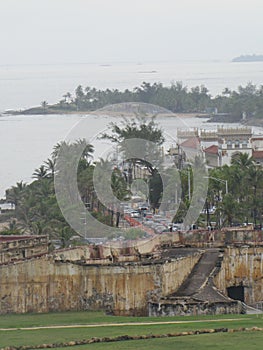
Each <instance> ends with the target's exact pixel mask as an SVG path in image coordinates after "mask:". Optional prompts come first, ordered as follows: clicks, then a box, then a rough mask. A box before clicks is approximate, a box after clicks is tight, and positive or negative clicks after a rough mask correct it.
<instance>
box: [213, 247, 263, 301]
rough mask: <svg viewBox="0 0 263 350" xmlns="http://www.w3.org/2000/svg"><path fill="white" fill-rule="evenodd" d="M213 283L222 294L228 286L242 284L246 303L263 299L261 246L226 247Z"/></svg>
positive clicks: (262, 248)
mask: <svg viewBox="0 0 263 350" xmlns="http://www.w3.org/2000/svg"><path fill="white" fill-rule="evenodd" d="M215 284H216V286H217V287H218V289H219V290H221V291H222V292H223V293H224V294H227V288H228V287H231V286H244V292H245V302H246V303H248V304H253V303H255V302H257V301H261V300H263V247H254V248H249V247H245V246H243V247H240V248H234V247H229V248H226V249H225V253H224V259H223V262H222V267H221V270H220V272H219V274H218V275H217V276H216V277H215Z"/></svg>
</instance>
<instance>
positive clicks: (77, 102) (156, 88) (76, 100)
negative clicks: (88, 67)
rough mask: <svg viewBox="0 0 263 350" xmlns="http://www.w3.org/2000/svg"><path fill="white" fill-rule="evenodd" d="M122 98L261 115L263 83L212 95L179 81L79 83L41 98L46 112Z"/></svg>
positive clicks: (186, 109)
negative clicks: (54, 97) (121, 85)
mask: <svg viewBox="0 0 263 350" xmlns="http://www.w3.org/2000/svg"><path fill="white" fill-rule="evenodd" d="M123 102H143V103H149V104H154V105H157V106H160V107H164V108H166V109H168V110H170V111H171V112H174V113H207V112H208V113H211V112H213V111H217V112H218V113H228V114H230V115H231V117H232V118H235V119H236V120H240V119H241V118H242V117H243V116H244V115H245V116H246V118H252V117H253V118H263V85H261V86H259V87H257V86H256V85H254V84H252V83H248V84H247V85H246V86H239V87H238V88H237V90H230V89H229V88H225V89H224V90H223V91H222V93H221V94H219V95H217V96H215V97H213V96H211V94H209V90H208V89H207V88H206V87H205V86H204V85H201V86H196V87H192V88H190V89H189V88H188V87H187V86H185V85H183V83H182V82H180V81H177V82H175V83H171V84H170V86H164V85H163V84H162V83H153V84H151V83H147V82H143V83H142V84H141V85H140V86H139V87H135V88H134V89H132V90H129V89H125V90H124V91H120V90H118V89H106V90H100V89H96V88H94V87H93V88H91V87H89V86H87V87H83V86H81V85H79V86H78V87H77V88H76V89H75V92H74V93H70V92H67V93H66V94H65V95H63V99H61V100H60V101H59V102H58V103H56V104H54V105H50V106H49V105H48V104H47V102H46V101H43V102H42V109H44V110H45V112H48V111H49V110H50V111H53V112H55V111H56V110H57V111H58V110H59V111H65V112H66V111H94V110H97V109H99V108H102V107H105V106H107V105H111V104H116V103H123Z"/></svg>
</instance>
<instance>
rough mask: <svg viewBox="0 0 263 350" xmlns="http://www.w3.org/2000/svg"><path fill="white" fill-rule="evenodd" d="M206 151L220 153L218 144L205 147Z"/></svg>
mask: <svg viewBox="0 0 263 350" xmlns="http://www.w3.org/2000/svg"><path fill="white" fill-rule="evenodd" d="M204 152H205V153H209V154H216V155H217V154H218V146H216V145H212V146H209V147H207V148H206V149H204Z"/></svg>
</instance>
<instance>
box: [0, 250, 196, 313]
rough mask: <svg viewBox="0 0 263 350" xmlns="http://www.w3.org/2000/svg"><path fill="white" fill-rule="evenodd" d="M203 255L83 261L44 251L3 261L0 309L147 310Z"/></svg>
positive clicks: (176, 286) (43, 310)
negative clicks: (155, 259) (39, 255)
mask: <svg viewBox="0 0 263 350" xmlns="http://www.w3.org/2000/svg"><path fill="white" fill-rule="evenodd" d="M199 257H200V256H199V255H198V254H196V255H194V256H189V257H185V258H181V259H178V260H173V261H168V260H167V261H162V262H158V263H156V262H155V263H153V262H149V263H148V264H142V263H139V262H138V263H132V262H131V263H126V264H118V265H117V264H115V265H77V264H73V263H70V262H54V261H53V259H51V258H48V257H42V258H38V259H32V260H25V261H22V262H17V263H15V264H9V265H1V266H0V281H1V285H0V313H2V314H4V313H8V312H14V313H24V312H48V311H63V310H96V309H107V310H109V311H113V313H114V314H118V315H128V314H130V315H146V314H147V301H148V300H149V298H154V299H155V300H157V301H158V300H159V298H160V297H161V296H164V295H167V294H169V293H171V292H174V291H175V290H176V289H177V288H178V287H179V286H180V284H181V283H182V282H183V280H184V279H185V278H186V277H187V276H188V274H189V273H190V272H191V270H192V268H193V266H194V265H195V263H196V262H197V261H198V259H199Z"/></svg>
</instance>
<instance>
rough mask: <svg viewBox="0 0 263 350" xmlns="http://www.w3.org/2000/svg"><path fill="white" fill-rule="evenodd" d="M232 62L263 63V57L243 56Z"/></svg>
mask: <svg viewBox="0 0 263 350" xmlns="http://www.w3.org/2000/svg"><path fill="white" fill-rule="evenodd" d="M232 62H263V55H255V54H253V55H241V56H238V57H235V58H233V59H232Z"/></svg>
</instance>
